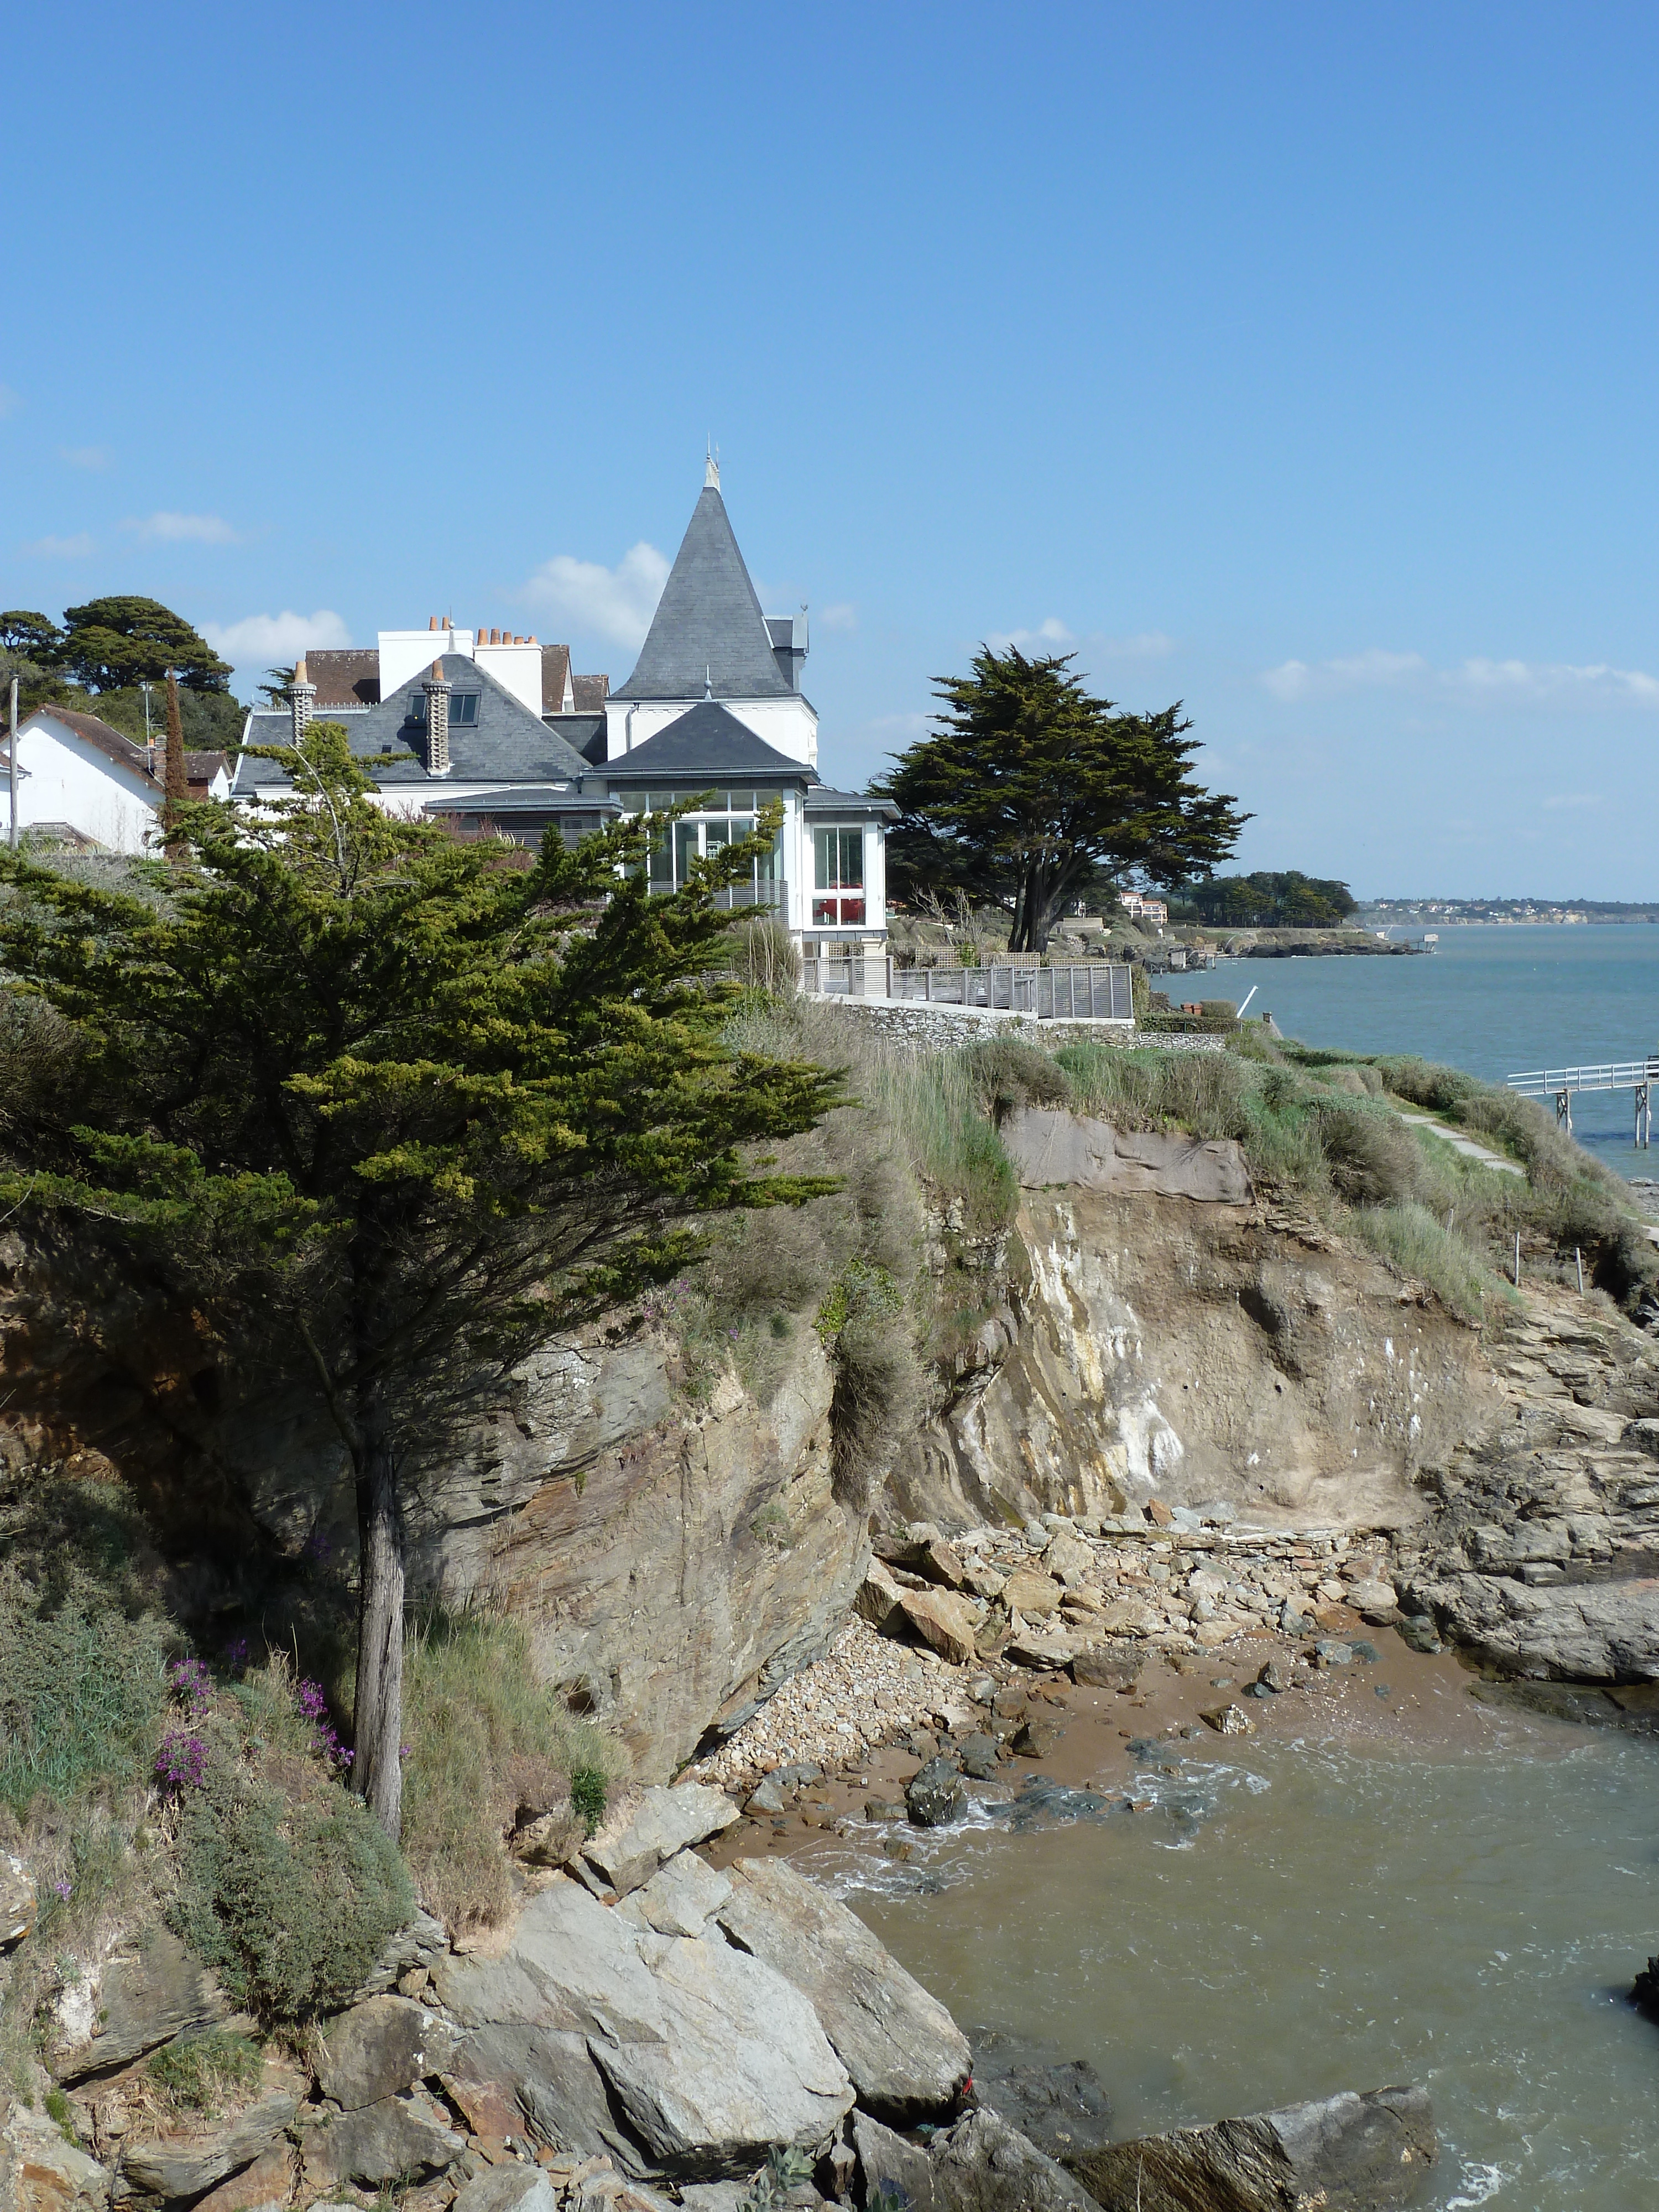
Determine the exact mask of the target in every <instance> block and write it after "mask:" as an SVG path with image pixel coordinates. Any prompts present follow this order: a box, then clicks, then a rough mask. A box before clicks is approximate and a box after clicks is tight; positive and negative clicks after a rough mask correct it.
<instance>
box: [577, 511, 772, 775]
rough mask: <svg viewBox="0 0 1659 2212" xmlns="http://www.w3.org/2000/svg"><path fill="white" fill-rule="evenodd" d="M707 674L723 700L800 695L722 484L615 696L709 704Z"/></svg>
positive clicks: (684, 544) (698, 516) (696, 525)
mask: <svg viewBox="0 0 1659 2212" xmlns="http://www.w3.org/2000/svg"><path fill="white" fill-rule="evenodd" d="M705 671H706V672H707V678H708V686H709V688H710V689H711V690H713V692H714V696H715V698H717V699H788V698H792V697H793V696H794V694H793V691H792V690H791V689H790V687H789V685H788V684H786V683H785V681H784V679H783V677H782V674H781V671H780V670H779V667H778V664H777V659H776V657H775V654H774V653H773V650H772V639H771V635H770V633H769V631H768V629H767V627H766V617H765V616H764V615H763V614H762V612H761V606H760V601H759V600H758V599H757V598H756V596H755V587H754V586H753V584H751V583H750V580H749V571H748V569H747V568H744V562H743V556H742V554H741V553H739V552H738V541H737V539H736V538H735V537H733V535H732V524H731V520H730V518H729V517H728V516H727V514H726V502H725V501H724V500H723V499H722V498H721V497H720V492H719V489H718V488H717V487H716V486H715V485H714V484H708V485H706V486H705V487H704V489H703V490H702V493H701V494H700V495H699V497H698V500H697V504H696V507H694V508H693V510H692V513H691V520H690V525H689V526H688V527H687V530H686V533H685V536H684V539H683V540H682V541H681V544H680V550H679V551H678V554H676V556H674V566H673V568H671V570H670V571H669V576H668V581H667V582H666V583H665V585H664V586H663V590H662V597H661V599H659V600H658V602H657V611H656V613H655V614H654V615H653V616H652V617H651V627H650V629H649V630H648V631H647V633H646V639H645V643H644V645H643V646H642V647H641V650H640V657H639V660H638V663H637V664H636V665H635V670H634V672H633V674H632V675H631V676H630V677H629V679H628V681H627V683H626V684H622V685H620V686H619V687H618V688H617V690H616V691H614V692H613V693H612V694H611V696H612V697H613V698H617V699H701V698H702V696H703V687H704V677H705ZM652 742H653V743H654V742H655V740H654V739H653V740H652Z"/></svg>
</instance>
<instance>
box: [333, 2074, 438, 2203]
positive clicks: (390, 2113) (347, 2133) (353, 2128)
mask: <svg viewBox="0 0 1659 2212" xmlns="http://www.w3.org/2000/svg"><path fill="white" fill-rule="evenodd" d="M465 2148H466V2141H465V2137H464V2136H459V2135H457V2134H456V2132H455V2130H453V2128H452V2127H450V2126H449V2125H448V2124H447V2121H446V2119H445V2116H444V2113H443V2111H442V2108H441V2106H438V2105H437V2104H435V2102H434V2101H433V2100H432V2099H431V2098H430V2097H428V2096H424V2095H422V2093H421V2092H420V2091H419V2090H418V2089H417V2090H415V2091H414V2092H412V2093H410V2094H407V2095H404V2096H401V2097H383V2098H382V2099H381V2100H380V2103H379V2104H376V2105H365V2106H363V2107H362V2111H361V2112H337V2113H335V2114H333V2115H331V2117H330V2118H327V2119H325V2120H324V2121H323V2122H322V2123H321V2124H319V2125H318V2126H315V2127H308V2128H307V2130H306V2131H305V2136H304V2154H305V2184H304V2185H305V2187H306V2188H307V2189H315V2188H318V2187H319V2185H321V2186H323V2187H331V2186H333V2185H336V2184H337V2183H340V2182H343V2181H356V2182H362V2183H367V2184H369V2185H379V2184H380V2183H382V2182H398V2183H400V2184H401V2185H403V2186H404V2187H405V2188H406V2187H407V2186H408V2185H409V2184H410V2182H412V2181H425V2180H427V2179H428V2178H429V2177H430V2176H431V2175H433V2174H435V2173H441V2172H443V2171H444V2169H445V2167H446V2166H450V2165H453V2162H454V2160H456V2159H458V2158H459V2156H460V2154H461V2153H462V2152H463V2151H464V2150H465Z"/></svg>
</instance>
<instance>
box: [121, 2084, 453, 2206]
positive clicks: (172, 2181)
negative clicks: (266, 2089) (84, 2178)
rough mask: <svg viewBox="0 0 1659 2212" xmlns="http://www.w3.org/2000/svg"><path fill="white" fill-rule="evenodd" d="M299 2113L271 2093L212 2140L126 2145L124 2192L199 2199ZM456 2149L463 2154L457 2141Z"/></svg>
mask: <svg viewBox="0 0 1659 2212" xmlns="http://www.w3.org/2000/svg"><path fill="white" fill-rule="evenodd" d="M299 2108H300V2106H299V2100H298V2099H297V2098H296V2097H294V2096H290V2095H289V2093H288V2092H287V2091H286V2090H282V2089H277V2090H273V2091H271V2092H270V2093H269V2094H268V2095H266V2096H263V2097H260V2098H258V2100H256V2101H255V2102H254V2103H253V2104H252V2105H250V2106H248V2107H247V2108H246V2111H245V2112H239V2113H238V2114H237V2115H236V2117H235V2118H234V2119H233V2120H228V2121H226V2122H225V2124H223V2125H222V2127H219V2128H217V2129H216V2130H214V2131H213V2132H212V2133H211V2134H210V2135H207V2136H196V2137H194V2138H193V2139H192V2140H191V2141H190V2142H166V2141H163V2142H145V2143H132V2144H124V2145H123V2146H122V2150H121V2180H122V2186H123V2191H124V2193H125V2194H126V2195H129V2196H138V2197H158V2198H160V2199H161V2201H162V2202H163V2203H176V2202H177V2201H179V2199H180V2198H184V2199H186V2200H188V2199H190V2198H192V2197H201V2196H203V2195H204V2194H205V2193H206V2191H208V2190H210V2189H211V2188H212V2187H213V2185H214V2184H215V2183H216V2182H219V2181H222V2180H223V2179H225V2177H226V2175H227V2174H231V2173H237V2172H240V2170H241V2169H242V2167H243V2166H251V2165H252V2163H253V2161H254V2160H255V2159H256V2158H258V2155H259V2154H260V2152H261V2151H263V2150H266V2149H268V2148H270V2145H271V2144H272V2143H274V2142H276V2138H277V2137H278V2136H280V2135H281V2134H282V2133H283V2130H284V2129H285V2128H286V2127H288V2126H289V2124H291V2122H292V2121H293V2118H294V2116H295V2113H296V2112H298V2110H299ZM455 2147H456V2148H457V2149H458V2150H459V2148H460V2139H459V2136H458V2137H457V2138H456V2139H455ZM446 2162H447V2161H446Z"/></svg>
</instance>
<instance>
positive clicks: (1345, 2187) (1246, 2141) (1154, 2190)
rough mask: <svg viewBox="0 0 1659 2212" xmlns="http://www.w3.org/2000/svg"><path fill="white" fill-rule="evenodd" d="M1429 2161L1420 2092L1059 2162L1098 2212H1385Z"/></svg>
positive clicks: (1406, 2197)
mask: <svg viewBox="0 0 1659 2212" xmlns="http://www.w3.org/2000/svg"><path fill="white" fill-rule="evenodd" d="M1438 2154H1439V2145H1438V2142H1437V2137H1436V2135H1435V2129H1434V2114H1433V2110H1432V2107H1431V2105H1430V2102H1429V2098H1428V2094H1427V2092H1426V2091H1425V2090H1422V2089H1373V2090H1371V2091H1370V2092H1369V2093H1366V2094H1365V2095H1364V2096H1356V2095H1355V2094H1354V2093H1353V2092H1352V2090H1348V2091H1345V2092H1344V2093H1342V2094H1341V2095H1340V2096H1336V2097H1325V2098H1322V2099H1320V2100H1318V2101H1317V2102H1316V2103H1313V2104H1307V2105H1289V2106H1285V2109H1284V2110H1283V2111H1281V2112H1256V2113H1253V2114H1252V2115H1251V2116H1250V2117H1249V2118H1248V2119H1240V2120H1222V2121H1220V2122H1219V2123H1218V2124H1217V2125H1216V2126H1214V2127H1212V2128H1182V2129H1180V2130H1178V2131H1176V2133H1174V2134H1171V2135H1165V2136H1142V2137H1141V2138H1140V2139H1139V2141H1137V2142H1120V2143H1111V2144H1109V2145H1107V2146H1106V2148H1103V2149H1100V2150H1093V2151H1085V2152H1083V2153H1081V2154H1079V2155H1077V2156H1075V2157H1073V2158H1071V2159H1069V2160H1067V2164H1068V2166H1070V2168H1071V2170H1072V2171H1073V2172H1075V2173H1076V2174H1077V2175H1078V2176H1079V2179H1081V2180H1082V2181H1083V2182H1084V2183H1085V2185H1086V2186H1087V2188H1088V2189H1089V2190H1090V2191H1091V2194H1092V2195H1093V2197H1094V2198H1095V2199H1096V2201H1097V2203H1099V2204H1100V2205H1101V2206H1102V2207H1103V2212H1295V2208H1297V2207H1300V2206H1303V2205H1308V2206H1312V2205H1316V2204H1322V2205H1329V2206H1330V2207H1331V2208H1332V2212H1335V2208H1337V2207H1339V2206H1340V2208H1341V2212H1388V2208H1389V2207H1391V2206H1394V2205H1399V2204H1409V2203H1411V2201H1412V2199H1413V2197H1415V2196H1416V2195H1417V2193H1418V2191H1419V2188H1420V2186H1421V2184H1422V2181H1423V2178H1424V2176H1425V2173H1426V2172H1427V2171H1428V2169H1429V2167H1430V2166H1432V2165H1433V2164H1434V2162H1435V2160H1436V2158H1437V2156H1438Z"/></svg>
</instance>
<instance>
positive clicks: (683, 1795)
mask: <svg viewBox="0 0 1659 2212" xmlns="http://www.w3.org/2000/svg"><path fill="white" fill-rule="evenodd" d="M740 1817H741V1815H740V1814H739V1813H738V1808H737V1807H736V1806H735V1805H734V1804H733V1803H732V1800H731V1799H730V1798H729V1797H728V1796H726V1792H725V1791H724V1790H713V1789H710V1788H708V1786H707V1785H706V1784H700V1783H688V1784H685V1785H684V1787H683V1788H681V1789H678V1790H643V1791H641V1794H640V1796H639V1797H638V1798H637V1799H636V1800H635V1802H633V1803H632V1804H631V1805H629V1806H628V1807H625V1808H623V1810H622V1811H621V1812H620V1813H619V1814H617V1816H616V1817H615V1818H614V1819H612V1820H609V1821H607V1822H606V1824H605V1826H604V1827H602V1828H601V1829H600V1830H599V1834H598V1835H597V1836H595V1837H594V1838H592V1841H591V1842H590V1843H589V1844H588V1845H587V1846H586V1850H584V1851H583V1853H582V1857H583V1858H584V1859H585V1860H586V1863H587V1864H588V1865H589V1866H590V1867H592V1868H593V1869H595V1870H596V1871H597V1872H598V1873H599V1875H601V1876H602V1877H603V1879H604V1880H605V1881H607V1882H609V1884H610V1885H611V1888H612V1889H614V1890H615V1891H616V1893H617V1896H618V1897H626V1896H627V1894H628V1893H629V1890H631V1889H638V1888H639V1887H640V1885H641V1883H642V1882H647V1881H650V1879H651V1877H652V1875H653V1874H655V1872H656V1871H657V1869H658V1868H659V1866H660V1865H661V1864H662V1863H663V1861H664V1860H665V1859H671V1858H672V1857H673V1856H674V1854H675V1852H676V1851H681V1850H685V1848H686V1847H687V1845H688V1844H701V1843H705V1842H707V1840H708V1838H709V1837H710V1836H718V1835H719V1834H720V1832H722V1830H724V1829H726V1828H729V1827H730V1826H731V1825H732V1822H733V1821H734V1820H738V1819H739V1818H740Z"/></svg>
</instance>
